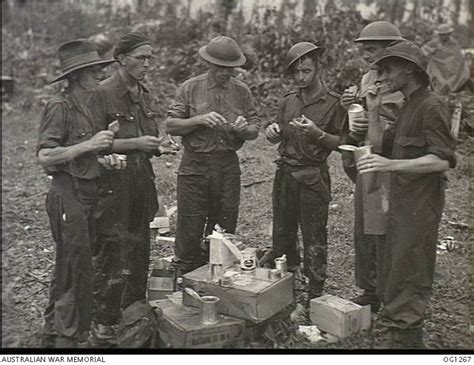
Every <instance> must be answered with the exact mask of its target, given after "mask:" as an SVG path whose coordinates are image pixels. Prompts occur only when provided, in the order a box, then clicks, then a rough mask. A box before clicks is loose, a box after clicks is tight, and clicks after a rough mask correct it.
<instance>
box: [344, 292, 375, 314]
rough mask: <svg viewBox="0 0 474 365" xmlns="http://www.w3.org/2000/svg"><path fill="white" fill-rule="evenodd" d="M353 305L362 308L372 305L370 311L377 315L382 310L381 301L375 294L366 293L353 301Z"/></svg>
mask: <svg viewBox="0 0 474 365" xmlns="http://www.w3.org/2000/svg"><path fill="white" fill-rule="evenodd" d="M351 302H352V303H355V304H359V305H361V306H365V305H370V310H371V311H372V312H373V313H377V312H378V311H379V309H380V305H381V302H380V299H379V298H378V297H377V294H375V293H374V292H369V291H367V290H366V291H364V294H362V295H359V296H358V297H355V298H353V299H351Z"/></svg>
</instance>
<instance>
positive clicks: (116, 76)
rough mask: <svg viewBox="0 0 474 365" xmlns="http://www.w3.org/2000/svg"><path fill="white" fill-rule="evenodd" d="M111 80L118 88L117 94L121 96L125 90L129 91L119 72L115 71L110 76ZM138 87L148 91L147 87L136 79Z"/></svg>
mask: <svg viewBox="0 0 474 365" xmlns="http://www.w3.org/2000/svg"><path fill="white" fill-rule="evenodd" d="M112 82H113V84H114V85H115V86H116V88H117V89H118V90H119V96H123V95H125V94H126V93H127V92H130V90H129V88H128V86H127V84H126V83H125V81H124V80H123V78H122V76H121V75H120V72H116V73H115V74H114V75H113V76H112ZM138 87H139V88H140V89H142V90H143V91H145V92H148V88H147V87H146V86H145V85H144V84H143V83H142V82H140V81H138Z"/></svg>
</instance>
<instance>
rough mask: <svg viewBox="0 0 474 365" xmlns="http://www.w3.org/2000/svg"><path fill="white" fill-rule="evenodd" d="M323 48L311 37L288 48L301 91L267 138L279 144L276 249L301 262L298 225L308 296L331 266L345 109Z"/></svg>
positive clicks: (294, 263) (283, 104)
mask: <svg viewBox="0 0 474 365" xmlns="http://www.w3.org/2000/svg"><path fill="white" fill-rule="evenodd" d="M322 51H323V48H322V47H318V46H316V45H314V44H312V43H309V42H301V43H297V44H295V45H294V46H293V47H291V49H290V50H289V51H288V56H287V58H288V71H289V73H290V74H291V75H292V77H293V79H294V81H295V83H296V85H297V87H298V90H296V91H294V92H291V93H289V94H287V95H286V96H285V97H284V98H283V99H282V100H281V101H280V106H279V109H278V113H277V116H276V118H275V121H274V122H273V123H271V124H270V125H268V126H267V127H266V129H265V135H266V137H267V139H268V140H269V141H270V142H272V143H278V142H279V143H280V145H279V148H278V152H279V154H280V159H279V160H278V161H277V171H276V175H275V181H274V185H273V250H274V255H275V256H281V255H283V254H286V255H287V260H288V266H289V268H292V269H295V268H297V267H299V265H300V256H299V250H298V245H297V232H298V224H299V225H300V227H301V232H302V236H303V244H304V258H303V266H304V273H305V275H306V276H307V277H308V278H309V298H310V299H311V298H315V297H318V296H321V294H322V291H323V287H324V281H325V279H326V267H327V229H326V225H327V219H328V207H329V201H330V200H331V187H330V177H329V169H328V165H327V158H328V156H329V154H330V153H331V152H332V151H333V150H335V149H336V148H337V147H338V145H339V143H340V138H339V131H340V129H341V126H342V122H343V119H344V115H345V110H344V109H343V108H342V107H341V106H340V104H339V95H337V94H336V93H334V92H332V91H330V90H328V89H327V88H326V86H325V85H324V84H323V83H322V81H321V79H320V74H321V70H320V64H319V59H320V57H321V54H322Z"/></svg>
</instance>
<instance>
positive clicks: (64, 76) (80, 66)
mask: <svg viewBox="0 0 474 365" xmlns="http://www.w3.org/2000/svg"><path fill="white" fill-rule="evenodd" d="M114 62H117V60H100V61H93V62H88V63H84V64H82V65H77V66H74V67H72V68H71V69H69V70H67V71H66V72H63V73H62V74H61V75H59V76H58V77H56V78H54V79H53V80H51V81H50V82H49V83H50V84H53V83H55V82H57V81H61V80H64V79H65V78H66V76H67V75H69V74H70V73H71V72H74V71H77V70H80V69H82V68H86V67H90V66H95V65H100V66H102V67H105V66H107V65H110V64H111V63H114Z"/></svg>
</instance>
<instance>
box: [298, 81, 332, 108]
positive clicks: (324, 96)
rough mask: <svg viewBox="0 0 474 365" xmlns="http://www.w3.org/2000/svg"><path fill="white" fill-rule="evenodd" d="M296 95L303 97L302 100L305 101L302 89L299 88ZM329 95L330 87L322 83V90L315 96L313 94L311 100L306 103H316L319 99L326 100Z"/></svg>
mask: <svg viewBox="0 0 474 365" xmlns="http://www.w3.org/2000/svg"><path fill="white" fill-rule="evenodd" d="M296 95H297V96H298V98H300V99H301V101H303V96H302V94H301V89H298V92H297V93H296ZM327 97H328V89H327V87H326V86H325V85H321V90H320V92H319V93H318V94H316V95H315V96H313V97H312V98H311V99H310V100H308V101H307V102H306V103H305V105H309V104H315V103H318V102H319V101H322V102H324V101H326V99H327Z"/></svg>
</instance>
